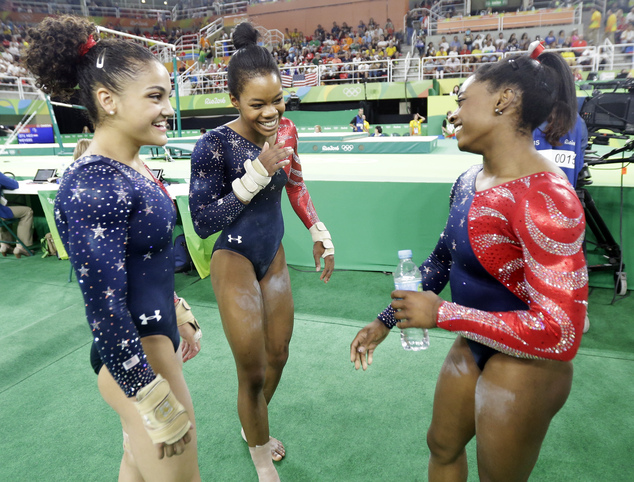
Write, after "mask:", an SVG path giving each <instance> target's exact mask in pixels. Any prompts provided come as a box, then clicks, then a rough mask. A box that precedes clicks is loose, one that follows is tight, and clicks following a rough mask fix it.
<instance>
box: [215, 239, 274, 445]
mask: <svg viewBox="0 0 634 482" xmlns="http://www.w3.org/2000/svg"><path fill="white" fill-rule="evenodd" d="M211 284H212V286H213V289H214V293H215V294H216V300H217V301H218V310H219V311H220V318H221V320H222V326H223V328H224V332H225V335H226V337H227V340H228V342H229V346H230V347H231V351H232V353H233V358H234V360H235V363H236V369H237V372H238V415H239V417H240V422H241V423H242V427H243V429H244V432H245V435H246V438H247V442H248V444H249V446H250V447H254V446H256V445H264V444H265V443H267V442H268V440H269V422H268V412H267V403H266V399H265V398H264V393H263V388H264V377H265V372H266V349H265V341H264V340H265V328H264V306H263V301H262V291H261V289H260V284H259V283H258V281H257V280H256V277H255V272H254V271H253V266H252V264H251V262H250V261H249V260H248V259H246V258H245V257H243V256H241V255H239V254H237V253H234V252H232V251H227V250H218V251H215V252H214V254H213V256H212V258H211Z"/></svg>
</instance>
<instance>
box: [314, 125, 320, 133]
mask: <svg viewBox="0 0 634 482" xmlns="http://www.w3.org/2000/svg"><path fill="white" fill-rule="evenodd" d="M313 132H314V133H315V134H321V126H320V125H319V124H317V125H316V126H315V129H314V130H313Z"/></svg>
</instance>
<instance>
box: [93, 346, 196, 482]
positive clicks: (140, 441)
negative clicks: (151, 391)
mask: <svg viewBox="0 0 634 482" xmlns="http://www.w3.org/2000/svg"><path fill="white" fill-rule="evenodd" d="M141 342H142V344H143V350H144V351H145V354H146V355H147V358H148V361H149V362H150V365H151V366H152V369H153V370H154V372H155V373H160V374H161V375H162V376H163V378H165V379H166V380H167V381H168V382H169V384H170V387H171V389H172V392H173V393H174V395H175V397H176V398H177V399H178V401H179V402H180V403H182V404H183V406H184V407H185V408H186V409H187V412H188V414H189V420H190V421H191V422H192V425H193V428H192V430H191V431H190V435H191V441H190V442H189V443H188V444H187V445H185V452H184V453H182V454H181V455H174V456H172V457H164V458H163V459H161V460H159V459H158V457H157V455H156V448H155V446H154V444H153V443H152V441H151V440H150V437H149V435H148V434H147V432H146V430H145V427H144V425H143V421H142V420H141V417H140V416H139V413H138V412H137V410H136V407H135V406H134V403H133V401H134V400H133V399H130V398H128V397H126V396H125V394H124V393H123V391H122V390H121V388H120V387H119V385H117V383H116V382H115V380H114V378H112V375H111V374H110V372H109V371H108V370H107V369H106V367H105V366H104V367H102V368H101V371H100V372H99V377H98V384H99V391H100V392H101V395H102V397H103V398H104V400H105V401H106V402H107V403H108V405H110V406H111V407H112V408H113V409H114V410H115V411H116V412H117V413H118V414H119V416H120V418H121V426H122V428H123V430H124V432H126V433H127V434H128V436H129V442H130V443H129V447H130V450H129V451H125V452H124V454H123V458H122V460H121V466H120V469H119V480H120V481H122V482H123V481H126V482H127V481H134V482H136V481H142V480H145V481H152V482H153V481H159V482H160V481H170V482H171V481H175V480H179V481H180V480H182V481H188V482H189V481H199V480H200V472H199V469H198V450H197V440H196V422H195V418H194V407H193V405H192V400H191V396H190V394H189V390H188V388H187V384H186V383H185V378H184V377H183V371H182V359H181V354H180V349H179V350H178V351H177V352H176V353H174V346H173V345H172V341H171V340H170V339H169V338H167V337H166V336H162V335H155V336H149V337H144V338H142V339H141Z"/></svg>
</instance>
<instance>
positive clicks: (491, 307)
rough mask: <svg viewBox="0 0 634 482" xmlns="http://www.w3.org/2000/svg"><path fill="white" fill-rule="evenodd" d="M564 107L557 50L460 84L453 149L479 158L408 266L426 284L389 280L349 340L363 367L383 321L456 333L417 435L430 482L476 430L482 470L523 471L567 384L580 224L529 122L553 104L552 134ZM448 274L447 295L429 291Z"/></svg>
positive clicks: (579, 287) (511, 475)
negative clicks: (388, 296)
mask: <svg viewBox="0 0 634 482" xmlns="http://www.w3.org/2000/svg"><path fill="white" fill-rule="evenodd" d="M535 57H537V55H535ZM576 105H577V104H576V98H575V90H574V83H573V79H572V75H571V73H570V68H569V67H568V66H567V65H566V63H565V62H564V61H563V59H562V58H561V56H559V55H558V54H553V53H542V54H541V55H539V57H538V58H537V59H535V58H531V57H529V56H527V55H522V56H514V57H511V58H510V59H505V60H502V61H500V62H496V63H495V64H489V65H486V66H483V67H481V68H479V69H478V70H477V71H476V72H475V74H474V75H472V76H471V77H469V78H468V79H467V80H466V81H465V83H464V84H463V85H462V88H461V89H460V92H459V94H458V109H457V110H456V111H455V112H454V113H453V114H452V115H451V117H450V121H451V122H452V123H453V125H454V126H455V127H456V139H457V141H458V147H459V148H460V149H461V150H464V151H469V152H473V153H476V154H481V155H482V157H483V165H482V166H474V167H473V168H471V169H470V170H468V171H467V172H465V173H464V174H462V175H461V176H460V178H459V179H458V180H457V181H456V183H455V184H454V187H453V189H452V192H451V196H450V206H451V207H450V214H449V219H448V220H447V224H446V226H445V229H444V231H443V233H442V234H441V237H440V240H439V242H438V244H437V246H436V248H435V250H434V252H433V253H432V254H431V256H430V257H429V258H428V259H427V260H426V261H425V262H424V263H423V264H422V265H421V267H420V270H421V273H422V275H423V287H424V289H425V291H423V292H420V293H417V292H408V291H394V292H393V293H392V298H393V301H392V303H391V305H390V306H389V307H388V308H387V309H386V310H384V311H383V312H382V313H381V314H380V315H379V316H378V318H377V319H376V320H374V321H373V322H372V323H370V324H369V325H367V326H366V327H365V328H363V329H362V330H361V331H360V332H359V333H358V334H357V336H356V337H355V339H354V340H353V342H352V345H351V347H350V356H351V361H352V362H354V363H355V367H356V368H359V367H361V366H362V367H363V369H364V370H365V369H367V366H368V365H369V364H370V363H371V362H372V358H373V354H374V350H375V348H376V346H377V345H378V344H379V343H381V342H382V341H383V340H384V339H385V337H386V336H387V334H388V333H389V329H390V328H391V327H393V326H397V327H399V328H409V327H420V328H433V327H438V328H443V329H445V330H448V331H452V332H455V333H457V334H458V335H459V336H458V337H457V338H456V341H455V342H454V344H453V346H452V348H451V349H450V351H449V354H448V355H447V357H446V359H445V362H444V364H443V367H442V368H441V371H440V375H439V377H438V382H437V385H436V393H435V396H434V409H433V415H432V421H431V425H430V427H429V430H428V433H427V444H428V446H429V450H430V458H429V468H428V472H429V480H430V481H432V482H433V481H439V480H443V481H444V480H451V481H454V480H455V481H464V480H467V474H468V470H467V469H468V468H467V458H466V452H465V446H466V445H467V443H468V442H469V441H470V440H471V439H472V438H473V437H474V436H475V438H476V444H477V457H478V474H479V477H480V480H489V481H505V482H506V481H524V480H527V479H528V477H529V475H530V473H531V471H532V469H533V467H534V465H535V462H536V461H537V458H538V455H539V450H540V447H541V444H542V442H543V440H544V437H545V436H546V431H547V429H548V426H549V424H550V421H551V419H552V418H553V416H554V415H555V414H556V413H557V412H558V411H559V409H560V408H561V407H562V406H563V404H564V403H565V401H566V399H567V397H568V394H569V392H570V386H571V383H572V363H571V360H572V359H573V357H574V356H575V354H576V352H577V349H578V348H579V343H580V341H581V335H582V329H583V321H584V316H585V312H586V304H587V296H588V283H587V280H588V278H587V269H586V262H585V257H584V255H583V250H582V241H583V236H584V228H585V221H584V216H583V209H582V207H581V204H580V202H579V200H578V198H577V197H576V194H575V191H574V189H573V188H572V187H571V186H570V184H569V183H568V181H567V180H566V176H565V174H564V173H563V172H562V171H561V169H559V168H558V167H556V166H555V165H554V164H553V163H552V162H551V161H550V160H548V159H546V158H545V157H543V156H541V155H540V154H539V153H538V152H537V151H536V150H535V147H534V145H533V139H532V132H533V130H534V129H535V128H536V127H537V126H538V125H540V124H541V123H542V122H544V120H545V119H546V118H547V117H548V116H549V115H550V114H551V112H552V115H553V118H554V119H556V120H557V121H556V122H553V123H551V124H550V125H549V129H550V130H549V132H547V133H546V135H547V137H548V139H549V142H557V141H558V139H559V138H560V137H561V136H562V135H563V134H565V133H566V132H567V131H568V130H569V129H570V128H571V127H572V126H573V125H574V122H575V120H576ZM447 283H450V287H451V297H452V301H451V302H447V301H443V300H442V299H441V298H440V297H439V296H438V294H439V293H440V292H441V291H442V289H443V288H444V287H445V285H446V284H447Z"/></svg>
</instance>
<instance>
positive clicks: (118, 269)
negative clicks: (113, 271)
mask: <svg viewBox="0 0 634 482" xmlns="http://www.w3.org/2000/svg"><path fill="white" fill-rule="evenodd" d="M115 268H117V271H120V270H122V269H124V268H125V263H124V262H123V261H118V262H117V263H115Z"/></svg>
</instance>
